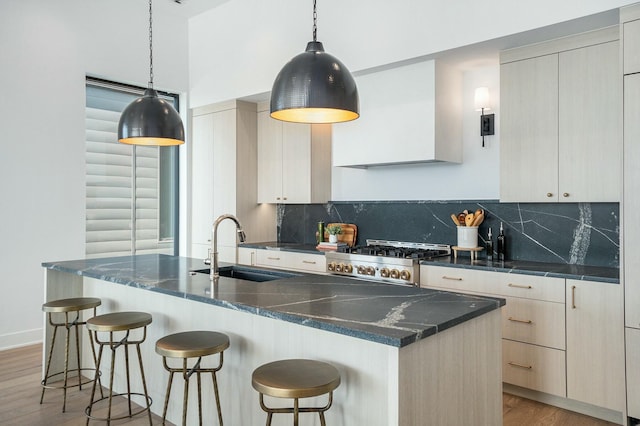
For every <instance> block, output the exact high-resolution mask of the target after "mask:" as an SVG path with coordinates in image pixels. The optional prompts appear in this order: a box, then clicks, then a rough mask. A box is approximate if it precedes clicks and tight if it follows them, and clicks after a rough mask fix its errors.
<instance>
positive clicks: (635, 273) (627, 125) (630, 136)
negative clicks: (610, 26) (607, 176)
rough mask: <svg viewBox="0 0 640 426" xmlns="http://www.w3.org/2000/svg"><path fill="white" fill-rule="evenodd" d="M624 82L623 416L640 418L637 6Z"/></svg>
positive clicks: (627, 33) (625, 13) (626, 17)
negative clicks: (624, 393)
mask: <svg viewBox="0 0 640 426" xmlns="http://www.w3.org/2000/svg"><path fill="white" fill-rule="evenodd" d="M620 22H621V25H622V44H623V49H622V51H623V57H622V63H623V74H624V76H623V81H624V103H623V105H624V106H623V108H624V114H623V115H624V126H623V128H624V132H623V134H624V164H623V179H624V180H623V181H624V186H623V187H624V191H623V197H622V206H621V210H622V220H621V224H622V235H623V237H622V265H621V266H622V271H623V274H622V277H623V283H624V304H625V310H624V312H625V319H624V322H625V326H626V328H625V336H626V342H625V354H626V384H627V385H626V391H627V395H626V396H627V399H626V401H627V415H628V416H630V417H633V418H636V419H640V309H638V307H639V306H640V257H639V256H638V252H639V251H640V221H639V220H638V219H637V217H638V212H640V167H638V163H639V162H640V120H638V117H640V74H638V73H640V6H638V5H637V4H636V5H631V6H628V7H625V8H622V9H620Z"/></svg>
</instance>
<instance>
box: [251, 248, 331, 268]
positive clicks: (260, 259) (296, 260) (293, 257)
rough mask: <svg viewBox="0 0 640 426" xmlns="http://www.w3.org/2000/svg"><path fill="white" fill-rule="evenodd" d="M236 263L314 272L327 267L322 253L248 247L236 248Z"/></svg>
mask: <svg viewBox="0 0 640 426" xmlns="http://www.w3.org/2000/svg"><path fill="white" fill-rule="evenodd" d="M238 263H241V264H244V265H253V266H264V267H267V268H276V269H286V270H293V271H301V272H312V273H315V274H318V273H325V272H326V267H327V262H326V260H325V257H324V254H313V253H302V252H292V251H280V250H263V249H250V248H246V247H240V248H238Z"/></svg>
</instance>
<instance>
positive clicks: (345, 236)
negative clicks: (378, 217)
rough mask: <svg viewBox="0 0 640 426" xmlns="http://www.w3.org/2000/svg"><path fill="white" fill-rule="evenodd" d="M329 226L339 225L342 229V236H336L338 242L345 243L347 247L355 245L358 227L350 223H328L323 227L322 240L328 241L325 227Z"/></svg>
mask: <svg viewBox="0 0 640 426" xmlns="http://www.w3.org/2000/svg"><path fill="white" fill-rule="evenodd" d="M331 225H340V227H341V228H342V234H338V242H339V243H345V244H346V245H348V246H349V247H353V246H354V245H355V244H356V238H357V237H358V227H357V226H356V225H354V224H352V223H328V224H327V225H326V226H325V228H324V229H325V231H324V240H325V241H329V233H328V232H327V227H329V226H331Z"/></svg>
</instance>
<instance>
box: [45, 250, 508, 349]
mask: <svg viewBox="0 0 640 426" xmlns="http://www.w3.org/2000/svg"><path fill="white" fill-rule="evenodd" d="M42 266H44V267H45V268H48V269H53V270H57V271H62V272H67V273H70V274H77V275H81V276H86V277H92V278H97V279H100V280H103V281H108V282H111V283H116V284H120V285H127V286H131V287H135V288H141V289H146V290H149V291H156V292H160V293H163V294H167V295H171V296H175V297H180V298H186V299H190V300H194V301H197V302H202V303H209V304H211V305H215V306H220V307H224V308H228V309H233V310H237V311H242V312H247V313H252V314H255V315H261V316H265V317H269V318H275V319H279V320H282V321H288V322H292V323H296V324H300V325H304V326H307V327H313V328H317V329H322V330H326V331H330V332H334V333H339V334H344V335H348V336H352V337H355V338H359V339H365V340H368V341H373V342H377V343H382V344H385V345H389V346H395V347H402V346H406V345H409V344H411V343H413V342H415V341H418V340H420V339H423V338H426V337H428V336H431V335H433V334H436V333H438V332H441V331H443V330H446V329H447V328H450V327H453V326H455V325H457V324H460V323H463V322H465V321H467V320H469V319H472V318H475V317H478V316H480V315H483V314H485V313H487V312H490V311H493V310H495V309H498V308H500V307H501V306H503V305H504V304H505V301H504V299H500V298H489V297H479V296H472V295H465V294H459V293H452V292H446V291H437V290H430V289H422V288H416V287H410V286H399V285H391V284H384V283H376V282H372V281H365V280H357V279H350V278H343V277H338V276H331V275H329V276H325V275H314V274H301V273H300V274H298V273H296V274H295V276H293V277H290V278H284V279H278V280H275V281H267V282H260V283H256V282H252V281H244V280H238V279H234V278H226V277H220V280H219V282H218V284H217V285H213V284H212V282H211V280H210V279H209V275H207V274H200V273H193V272H191V271H193V270H196V269H202V268H203V264H202V260H199V259H192V258H185V257H177V256H169V255H161V254H148V255H138V256H122V257H110V258H100V259H82V260H71V261H61V262H44V263H43V264H42ZM221 266H225V265H224V264H221ZM244 268H247V267H244ZM250 269H263V270H264V269H266V268H254V267H250Z"/></svg>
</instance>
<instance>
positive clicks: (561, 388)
mask: <svg viewBox="0 0 640 426" xmlns="http://www.w3.org/2000/svg"><path fill="white" fill-rule="evenodd" d="M420 285H421V287H430V288H435V289H443V290H450V291H459V292H464V293H471V294H478V295H486V296H497V297H504V298H506V305H505V306H504V307H503V308H502V339H503V341H502V343H503V348H502V349H503V352H502V354H503V360H502V361H503V370H502V375H503V381H504V382H505V383H509V384H512V385H516V386H520V387H523V388H527V389H532V390H535V391H539V392H544V393H547V394H551V395H556V396H559V397H563V398H569V399H571V400H575V401H580V402H585V403H588V404H591V405H594V406H597V407H603V408H607V409H610V410H613V411H617V412H622V411H623V410H624V358H623V353H624V342H623V314H622V303H623V302H622V286H620V285H617V284H608V283H600V282H591V281H579V280H571V279H566V280H565V279H564V278H553V277H541V276H532V275H524V274H513V273H510V274H509V273H501V272H493V271H479V270H472V269H461V268H450V267H444V266H431V265H422V266H421V267H420Z"/></svg>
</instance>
